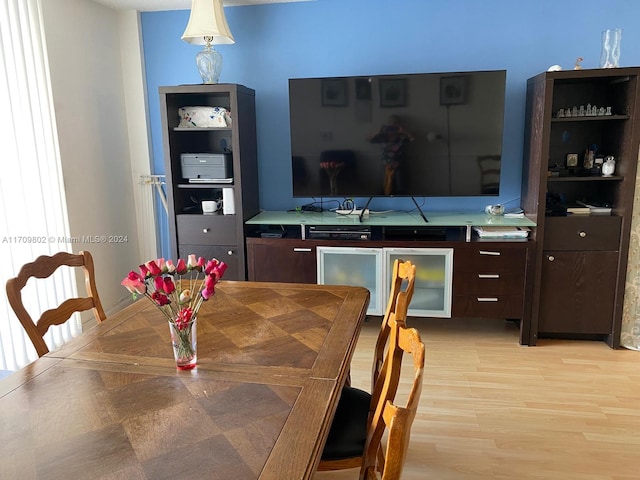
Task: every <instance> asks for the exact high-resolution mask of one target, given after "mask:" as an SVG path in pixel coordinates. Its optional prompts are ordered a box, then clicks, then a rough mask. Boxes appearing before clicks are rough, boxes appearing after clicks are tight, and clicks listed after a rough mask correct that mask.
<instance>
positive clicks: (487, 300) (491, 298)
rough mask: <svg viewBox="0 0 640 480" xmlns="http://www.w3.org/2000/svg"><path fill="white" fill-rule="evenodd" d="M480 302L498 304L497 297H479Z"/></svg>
mask: <svg viewBox="0 0 640 480" xmlns="http://www.w3.org/2000/svg"><path fill="white" fill-rule="evenodd" d="M478 301H479V302H497V301H498V299H497V298H496V297H478Z"/></svg>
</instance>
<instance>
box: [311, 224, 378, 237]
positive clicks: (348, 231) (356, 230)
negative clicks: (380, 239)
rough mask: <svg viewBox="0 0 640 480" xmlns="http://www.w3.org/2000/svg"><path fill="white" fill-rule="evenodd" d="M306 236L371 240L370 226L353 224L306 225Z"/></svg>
mask: <svg viewBox="0 0 640 480" xmlns="http://www.w3.org/2000/svg"><path fill="white" fill-rule="evenodd" d="M307 238H310V239H311V238H321V239H333V240H371V228H370V227H362V226H359V225H354V226H348V225H347V226H335V227H334V226H329V225H318V226H315V225H311V226H309V227H308V231H307Z"/></svg>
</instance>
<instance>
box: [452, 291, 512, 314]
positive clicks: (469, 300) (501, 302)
mask: <svg viewBox="0 0 640 480" xmlns="http://www.w3.org/2000/svg"><path fill="white" fill-rule="evenodd" d="M452 313H453V316H454V317H484V318H522V313H523V296H522V294H520V295H455V296H454V298H453V311H452Z"/></svg>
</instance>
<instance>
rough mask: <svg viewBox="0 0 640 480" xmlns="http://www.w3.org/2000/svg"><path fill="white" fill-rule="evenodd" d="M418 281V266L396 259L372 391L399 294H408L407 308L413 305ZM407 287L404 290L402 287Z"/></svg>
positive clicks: (375, 352)
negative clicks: (390, 319)
mask: <svg viewBox="0 0 640 480" xmlns="http://www.w3.org/2000/svg"><path fill="white" fill-rule="evenodd" d="M415 281H416V266H415V265H414V264H412V263H411V262H410V261H409V260H406V261H405V260H400V259H396V260H395V261H394V262H393V271H392V273H391V289H390V291H389V300H388V302H387V309H386V311H385V314H384V317H382V322H381V323H380V332H379V333H378V338H377V340H376V346H375V348H374V353H373V372H372V375H371V391H373V390H374V388H375V384H376V381H377V379H378V376H379V375H380V370H381V369H382V365H383V363H384V358H385V353H386V351H387V343H388V341H389V332H390V331H391V329H390V327H389V318H390V316H391V314H393V313H395V311H396V305H397V299H398V293H400V292H401V291H404V292H406V294H407V306H408V305H409V304H410V303H411V298H412V297H413V291H414V289H415ZM403 285H405V287H404V289H403V288H402V286H403Z"/></svg>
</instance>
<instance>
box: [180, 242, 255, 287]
mask: <svg viewBox="0 0 640 480" xmlns="http://www.w3.org/2000/svg"><path fill="white" fill-rule="evenodd" d="M192 253H193V254H194V255H195V256H196V257H204V258H206V259H207V260H211V259H212V258H217V259H218V260H221V261H223V262H224V263H226V264H227V271H226V272H224V276H223V277H222V279H223V280H245V278H244V273H243V272H240V267H239V265H238V249H237V247H235V246H233V245H232V246H226V245H222V246H209V247H207V246H203V245H180V246H179V247H178V255H179V256H180V258H185V259H186V258H187V256H188V255H190V254H192Z"/></svg>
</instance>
